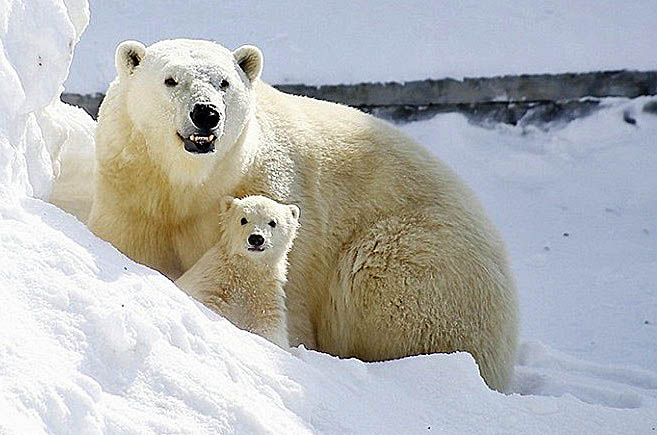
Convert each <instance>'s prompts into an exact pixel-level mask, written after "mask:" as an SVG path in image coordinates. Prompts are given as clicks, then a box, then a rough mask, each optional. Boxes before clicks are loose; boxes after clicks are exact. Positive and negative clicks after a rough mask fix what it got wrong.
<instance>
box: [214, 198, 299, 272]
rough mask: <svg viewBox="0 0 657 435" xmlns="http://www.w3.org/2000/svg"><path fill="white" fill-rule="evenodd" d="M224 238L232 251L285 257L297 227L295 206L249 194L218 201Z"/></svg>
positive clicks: (258, 256) (264, 257) (261, 257)
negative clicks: (243, 196) (239, 197)
mask: <svg viewBox="0 0 657 435" xmlns="http://www.w3.org/2000/svg"><path fill="white" fill-rule="evenodd" d="M221 211H222V214H223V216H224V219H223V222H224V240H225V241H226V242H227V243H228V246H229V247H230V249H231V250H232V252H231V253H232V254H236V255H247V256H249V257H251V258H253V259H258V260H266V261H270V262H272V261H277V260H278V259H280V258H281V257H283V256H285V255H286V254H287V252H288V251H289V250H290V248H291V247H292V242H293V241H294V237H295V236H296V233H297V229H298V227H299V207H297V206H296V205H286V204H281V203H279V202H276V201H274V200H272V199H269V198H266V197H264V196H259V195H253V196H247V197H245V198H243V199H238V198H233V197H226V198H224V199H223V200H222V201H221Z"/></svg>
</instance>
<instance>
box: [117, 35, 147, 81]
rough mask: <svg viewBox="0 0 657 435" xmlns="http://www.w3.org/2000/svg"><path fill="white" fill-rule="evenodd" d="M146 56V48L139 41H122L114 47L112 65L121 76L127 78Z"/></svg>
mask: <svg viewBox="0 0 657 435" xmlns="http://www.w3.org/2000/svg"><path fill="white" fill-rule="evenodd" d="M145 55H146V47H145V46H144V44H142V43H141V42H139V41H123V42H122V43H120V44H119V46H118V47H116V54H115V55H114V63H115V64H116V71H117V72H118V73H119V75H121V76H129V75H131V74H132V73H133V72H134V71H135V68H137V66H138V65H139V64H140V63H141V60H142V59H143V58H144V56H145Z"/></svg>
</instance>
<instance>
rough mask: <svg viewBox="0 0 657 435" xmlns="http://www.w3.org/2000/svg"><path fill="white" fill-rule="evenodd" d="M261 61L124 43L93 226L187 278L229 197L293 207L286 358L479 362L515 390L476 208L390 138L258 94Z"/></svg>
mask: <svg viewBox="0 0 657 435" xmlns="http://www.w3.org/2000/svg"><path fill="white" fill-rule="evenodd" d="M262 61H263V60H262V54H261V52H260V50H258V49H257V48H256V47H253V46H243V47H240V48H238V49H237V50H235V51H234V52H231V51H229V50H227V49H226V48H224V47H222V46H221V45H218V44H216V43H213V42H210V41H194V40H171V41H161V42H158V43H156V44H153V45H151V46H149V47H145V46H144V45H142V44H141V43H139V42H136V41H127V42H124V43H122V44H120V45H119V47H118V48H117V52H116V67H117V70H118V75H117V77H116V79H115V80H114V81H113V82H112V84H111V85H110V87H109V89H108V91H107V96H106V97H105V100H104V101H103V104H102V106H101V108H100V113H99V117H98V128H97V132H96V141H97V143H96V147H97V151H96V152H97V166H98V167H97V178H96V186H95V195H94V204H93V207H92V211H91V215H90V219H89V226H90V228H91V229H92V230H93V231H94V232H95V233H96V234H97V235H98V236H100V237H102V238H104V239H105V240H108V241H110V242H111V243H113V244H114V245H115V246H116V247H117V248H118V249H120V250H121V251H123V252H124V253H125V254H126V255H128V256H129V257H131V258H133V259H135V260H136V261H139V262H142V263H145V264H147V265H149V266H151V267H154V268H155V269H158V270H159V271H161V272H162V273H164V274H166V275H167V276H169V277H170V278H172V279H175V278H177V277H178V276H180V275H181V274H182V273H183V272H185V271H186V270H187V269H189V268H190V267H191V266H192V265H194V264H195V262H196V261H197V260H198V259H199V258H200V257H201V256H202V255H203V253H204V252H206V251H207V250H208V249H209V248H210V247H211V246H212V245H213V244H214V242H215V241H216V240H217V239H218V237H219V235H220V232H221V231H222V228H220V226H219V225H218V219H217V216H218V213H219V203H220V201H221V199H222V198H223V197H224V196H226V195H231V196H236V197H243V196H246V195H255V194H260V195H265V196H268V197H271V198H273V199H274V200H276V201H279V202H283V203H294V204H297V205H299V206H300V208H301V228H300V231H299V233H298V235H297V239H296V242H295V245H294V248H293V250H292V252H290V255H289V262H290V268H289V272H288V283H287V285H286V288H285V290H286V294H287V310H288V322H289V324H288V330H289V334H290V343H291V344H292V345H297V344H299V343H303V344H304V345H305V346H306V347H308V348H311V349H318V350H321V351H325V352H328V353H331V354H334V355H338V356H344V357H348V356H354V357H358V358H361V359H363V360H368V361H374V360H385V359H392V358H398V357H403V356H408V355H416V354H422V353H432V352H453V351H467V352H470V353H471V354H472V355H473V356H474V358H475V360H476V361H477V363H478V364H479V367H480V371H481V374H482V376H483V378H484V379H485V381H486V382H487V383H488V385H489V386H490V387H492V388H494V389H497V390H502V391H503V390H505V389H506V388H507V387H508V384H509V381H510V379H511V376H512V370H513V361H514V351H515V347H516V334H517V332H516V327H517V325H516V316H517V313H516V310H517V307H516V293H515V288H514V283H513V278H512V276H511V273H510V271H509V268H508V265H507V260H506V256H505V249H504V246H503V243H502V241H501V240H500V238H499V236H498V234H497V232H496V230H495V229H494V228H493V226H492V225H491V224H490V223H489V221H488V219H487V218H486V217H485V215H484V213H483V211H482V209H481V207H480V205H479V203H478V202H477V200H476V199H475V197H474V196H473V194H472V193H471V192H470V190H469V189H468V188H467V187H465V186H464V184H463V183H462V182H461V181H460V180H459V179H458V178H457V177H456V176H455V175H454V174H453V173H452V172H451V171H450V170H449V169H448V168H447V167H446V166H445V165H444V164H442V163H441V162H439V161H437V160H436V159H435V158H434V157H433V156H432V155H431V154H429V153H428V152H427V151H425V150H424V149H423V148H422V147H421V146H420V145H418V144H416V143H415V142H414V141H413V140H411V139H410V138H408V137H407V136H405V135H404V134H403V133H401V132H400V131H398V130H397V129H395V128H394V127H392V126H390V125H389V124H387V123H385V122H383V121H380V120H377V119H375V118H374V117H372V116H369V115H366V114H363V113H361V112H359V111H357V110H355V109H351V108H348V107H345V106H341V105H338V104H333V103H327V102H322V101H317V100H314V99H310V98H303V97H297V96H292V95H286V94H283V93H281V92H278V91H276V90H275V89H273V88H272V87H270V86H269V85H267V84H265V83H263V82H262V81H260V80H259V77H260V73H261V70H262Z"/></svg>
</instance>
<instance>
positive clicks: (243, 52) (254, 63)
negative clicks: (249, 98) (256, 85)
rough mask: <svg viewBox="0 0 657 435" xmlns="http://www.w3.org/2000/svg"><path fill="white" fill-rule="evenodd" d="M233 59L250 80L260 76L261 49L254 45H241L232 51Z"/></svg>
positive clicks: (252, 80)
mask: <svg viewBox="0 0 657 435" xmlns="http://www.w3.org/2000/svg"><path fill="white" fill-rule="evenodd" d="M233 56H234V57H235V61H236V62H237V65H239V67H240V68H242V71H244V73H245V74H246V76H247V77H248V79H249V81H250V82H254V81H255V80H257V79H258V78H260V74H261V73H262V62H263V57H262V51H260V49H259V48H258V47H256V46H254V45H242V46H241V47H240V48H238V49H237V50H235V51H233Z"/></svg>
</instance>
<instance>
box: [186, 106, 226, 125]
mask: <svg viewBox="0 0 657 435" xmlns="http://www.w3.org/2000/svg"><path fill="white" fill-rule="evenodd" d="M189 117H190V119H191V120H192V122H193V123H194V125H195V126H196V127H198V128H199V129H201V130H206V131H209V130H213V129H215V128H217V125H219V119H220V116H219V112H217V109H216V108H215V107H214V106H213V105H212V104H207V103H197V104H194V108H193V109H192V111H191V112H190V114H189Z"/></svg>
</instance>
